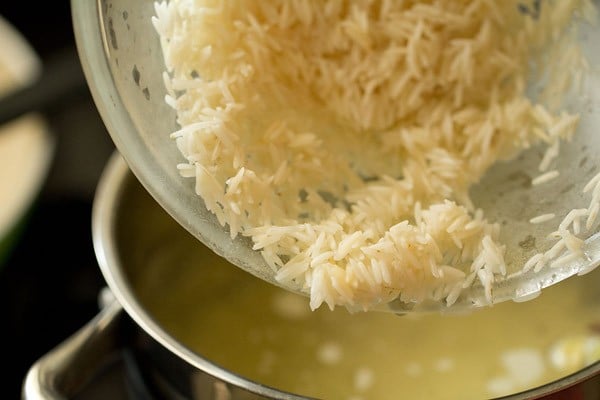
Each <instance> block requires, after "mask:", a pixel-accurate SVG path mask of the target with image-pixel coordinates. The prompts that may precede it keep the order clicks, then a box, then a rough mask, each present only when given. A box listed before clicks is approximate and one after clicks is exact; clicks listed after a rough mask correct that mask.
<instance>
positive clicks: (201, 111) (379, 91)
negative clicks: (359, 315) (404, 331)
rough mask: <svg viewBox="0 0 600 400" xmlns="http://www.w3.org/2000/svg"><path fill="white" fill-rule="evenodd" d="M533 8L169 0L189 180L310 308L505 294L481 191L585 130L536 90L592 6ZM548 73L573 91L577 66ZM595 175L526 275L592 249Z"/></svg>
mask: <svg viewBox="0 0 600 400" xmlns="http://www.w3.org/2000/svg"><path fill="white" fill-rule="evenodd" d="M521 3H522V2H520V1H517V0H469V1H467V0H453V1H446V0H428V1H393V0H387V1H386V0H361V1H349V0H346V1H344V0H329V1H321V0H303V1H288V0H274V1H249V0H244V1H242V0H238V1H234V0H231V1H210V0H172V1H169V2H160V3H156V17H155V18H154V19H153V23H154V25H155V27H156V30H157V31H158V33H159V36H160V40H161V44H162V50H163V54H164V59H165V63H166V68H167V71H166V72H165V76H164V81H165V85H166V88H167V90H168V95H167V97H166V102H167V103H168V104H169V105H171V106H172V107H173V108H174V109H175V110H176V111H177V117H178V123H179V124H180V125H181V129H180V130H178V131H177V132H174V133H172V134H171V137H172V138H173V139H174V140H175V141H176V144H177V146H178V148H179V150H180V151H181V153H182V155H183V156H184V157H185V161H184V162H182V164H180V165H179V166H178V168H179V170H180V172H181V175H182V176H184V177H190V178H194V179H195V181H196V191H197V194H198V195H199V196H200V197H202V199H203V200H204V202H205V204H206V206H207V207H208V209H209V210H210V211H212V212H213V213H214V214H215V215H216V217H217V218H218V220H219V221H220V223H221V224H223V225H224V226H225V225H227V226H228V227H229V230H230V232H231V237H232V238H234V237H236V235H238V234H241V235H244V236H248V237H250V238H251V239H252V241H253V243H254V249H255V250H256V251H260V252H261V253H262V255H263V256H264V259H265V260H266V262H267V263H268V264H269V266H270V267H271V268H272V269H273V270H274V271H275V274H276V278H277V280H278V281H280V282H281V283H283V284H287V285H291V286H294V287H298V286H299V287H301V288H302V289H303V290H305V291H306V292H307V293H308V294H310V305H311V307H312V308H313V309H315V308H317V307H320V306H321V305H322V304H323V303H326V304H327V305H328V306H329V307H330V308H333V307H334V306H336V305H343V306H352V307H353V308H356V307H357V306H358V307H362V308H363V309H370V308H371V307H374V306H376V305H378V304H381V303H386V302H389V301H391V300H394V299H396V298H400V299H401V300H403V301H406V302H420V301H424V300H427V299H435V300H440V299H446V301H447V302H448V303H449V304H450V303H453V302H454V301H455V300H456V299H457V297H458V296H459V295H460V293H461V291H462V289H464V288H465V287H468V286H470V285H471V284H473V283H474V282H477V281H479V282H480V283H481V284H483V285H484V287H485V288H486V293H487V295H488V299H489V300H490V301H491V298H492V289H491V286H492V283H493V281H494V280H495V279H497V278H498V277H502V276H504V275H505V274H506V265H505V262H504V249H505V247H504V245H503V244H502V243H500V242H499V240H498V238H499V231H500V227H499V225H498V224H496V223H494V222H490V221H488V220H487V219H486V218H485V216H484V215H483V212H482V211H481V210H478V209H477V207H476V205H474V204H472V202H471V200H470V198H469V194H468V191H469V188H470V187H471V185H473V184H474V183H476V182H477V181H478V180H479V179H480V178H481V177H482V175H483V174H484V173H485V172H486V170H487V169H488V168H489V167H490V166H491V165H493V164H494V163H495V162H497V161H498V160H503V159H510V158H511V157H513V156H515V155H516V154H518V153H519V152H520V151H521V150H523V149H526V148H529V147H530V146H532V145H536V144H546V145H547V149H548V150H547V151H546V153H545V155H544V157H543V160H542V162H541V164H540V170H541V171H547V169H548V168H549V167H550V165H551V164H552V161H553V160H554V159H555V158H556V157H557V156H558V153H559V149H560V142H561V141H563V140H567V139H570V138H571V136H572V135H573V133H574V131H575V128H576V126H577V121H578V116H577V115H573V114H569V113H567V112H564V111H561V112H559V111H556V110H555V109H554V108H552V107H551V106H550V105H549V104H542V103H539V104H536V103H534V102H533V101H532V100H530V99H529V98H528V97H527V96H526V95H525V89H526V86H527V83H528V79H529V76H530V73H531V72H532V69H531V68H532V65H535V63H534V61H535V60H536V57H537V56H541V54H542V50H544V45H546V44H548V41H549V40H557V38H559V37H561V35H563V33H564V32H566V31H567V29H566V27H567V26H568V24H569V22H570V20H571V19H572V17H573V15H574V13H576V11H577V10H578V9H579V8H580V7H588V8H589V7H591V4H590V2H589V1H587V0H581V1H580V0H560V1H547V2H543V3H536V2H534V3H536V4H542V6H541V9H537V8H535V7H534V6H531V7H533V8H523V5H522V4H521ZM568 49H573V50H569V51H570V52H572V54H569V55H568V56H565V54H561V55H560V57H558V56H559V55H556V56H557V57H558V58H559V59H560V62H561V63H562V64H561V68H562V67H565V68H566V67H567V66H569V67H572V65H566V64H565V63H568V62H571V63H573V64H577V63H578V62H579V58H578V57H577V51H576V48H575V47H574V46H572V47H568ZM546 61H547V60H546ZM544 64H546V65H548V64H551V63H548V62H545V63H544ZM562 69H563V71H564V68H562ZM545 73H546V74H549V76H550V77H551V78H552V79H551V82H553V85H552V87H553V89H556V88H559V89H563V90H564V89H566V88H567V87H568V85H569V79H567V78H565V77H564V75H565V74H564V73H563V75H557V74H556V71H553V70H552V69H550V70H548V71H546V70H545ZM554 93H555V92H554ZM557 175H558V171H551V172H548V173H545V174H542V175H541V176H539V177H538V178H536V179H534V182H533V183H534V184H541V183H544V182H547V181H548V180H550V179H552V178H554V177H556V176H557ZM590 185H591V186H593V187H590V188H588V190H592V189H593V193H594V196H593V197H594V198H595V199H596V200H595V203H594V202H592V204H591V205H590V208H589V210H587V209H586V211H585V212H578V213H575V214H573V215H571V217H570V219H569V220H568V221H567V220H565V221H563V224H562V225H561V229H560V230H559V234H558V236H557V240H558V242H557V244H556V245H555V246H554V247H553V248H552V249H551V250H549V253H547V254H543V255H542V254H538V255H536V256H534V257H533V258H532V259H531V260H530V262H528V263H527V264H526V267H527V268H528V269H531V268H535V269H541V268H542V267H543V266H544V265H546V264H547V263H548V262H549V261H550V260H551V257H549V256H550V255H553V256H554V257H558V256H559V255H560V254H561V253H560V252H561V251H563V250H565V249H567V250H574V251H581V239H578V238H577V237H576V236H575V234H573V233H572V232H571V231H570V230H569V229H570V228H571V227H572V226H574V224H575V221H577V222H576V224H577V227H579V228H578V229H581V227H582V225H581V221H583V226H584V227H588V226H591V225H592V224H593V222H594V221H595V219H596V216H597V214H598V201H599V200H600V189H598V187H600V178H595V181H594V183H590ZM596 192H598V193H596ZM549 219H550V215H549V214H546V215H542V216H540V217H538V218H537V219H535V218H534V220H533V221H532V222H534V223H541V222H544V221H547V220H549ZM550 252H552V253H550ZM554 253H557V254H554Z"/></svg>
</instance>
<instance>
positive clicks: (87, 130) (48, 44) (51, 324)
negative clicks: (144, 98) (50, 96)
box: [0, 0, 118, 399]
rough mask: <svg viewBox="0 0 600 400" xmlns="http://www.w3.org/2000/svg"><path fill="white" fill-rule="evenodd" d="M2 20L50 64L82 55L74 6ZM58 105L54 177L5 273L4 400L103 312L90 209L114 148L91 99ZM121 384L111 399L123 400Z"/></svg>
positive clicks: (20, 12) (1, 297)
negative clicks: (75, 33) (63, 56)
mask: <svg viewBox="0 0 600 400" xmlns="http://www.w3.org/2000/svg"><path fill="white" fill-rule="evenodd" d="M0 16H2V17H3V18H4V19H5V20H7V21H8V22H9V23H11V24H12V25H13V26H14V27H15V28H16V29H17V30H18V31H20V32H21V34H22V35H23V36H24V37H25V38H26V39H27V40H28V41H29V43H30V44H31V45H32V47H33V48H34V49H35V51H36V52H37V53H38V55H39V56H40V58H41V60H42V62H43V63H44V64H46V63H47V62H49V61H50V60H52V59H53V58H55V56H56V55H57V54H71V55H75V54H76V53H75V51H74V50H75V42H74V37H73V29H72V22H71V14H70V4H69V2H68V1H67V0H59V1H48V2H46V1H42V2H7V1H2V2H0ZM0 51H2V49H0ZM74 78H75V77H74ZM84 94H85V91H84ZM58 104H60V107H53V108H52V109H51V111H47V112H45V114H44V116H45V117H46V119H47V121H48V124H49V126H50V128H51V130H52V132H53V133H54V134H55V135H56V138H57V142H56V150H55V155H54V160H53V164H52V167H51V170H50V172H49V175H48V177H47V180H46V182H45V184H44V186H43V188H42V191H41V193H40V195H39V198H38V200H37V203H36V204H35V205H34V208H33V210H32V211H31V214H30V215H29V218H28V219H27V221H26V224H25V226H24V230H23V231H22V234H21V236H20V239H19V241H18V243H17V245H16V247H15V248H14V250H13V251H12V252H11V253H10V255H9V258H8V259H7V260H6V262H5V263H4V264H3V265H2V267H1V269H0V307H1V308H2V314H1V315H2V320H3V322H2V326H3V329H2V337H3V340H2V343H3V347H4V351H3V352H2V353H3V358H4V359H3V364H4V365H5V372H4V373H3V378H2V382H3V395H2V396H0V397H2V398H5V399H17V398H19V397H20V393H21V385H22V383H23V379H24V377H25V374H26V373H27V370H28V369H29V368H30V366H31V365H32V364H33V363H34V362H35V361H36V360H37V359H38V358H39V357H41V356H42V355H44V354H45V353H47V352H48V351H50V350H51V349H52V348H54V347H55V346H56V345H57V344H58V343H60V342H61V341H63V340H64V339H65V338H67V337H68V336H69V335H70V334H72V333H73V332H75V331H76V330H77V329H79V328H80V327H81V326H83V325H84V324H85V323H86V322H87V321H88V320H89V319H91V318H92V317H93V316H94V315H95V314H96V313H97V312H98V302H97V297H98V293H99V291H100V290H101V288H102V287H103V286H104V281H103V278H102V276H101V274H100V271H99V268H98V265H97V262H96V258H95V255H94V251H93V248H92V238H91V209H92V202H93V196H94V192H95V189H96V184H97V181H98V179H99V176H100V174H101V172H102V170H103V168H104V165H105V163H106V161H107V160H108V157H109V156H110V155H111V154H112V152H113V151H114V147H113V143H112V141H111V140H110V137H109V135H108V133H107V132H106V130H105V128H104V125H103V123H102V121H101V119H100V117H99V115H98V113H97V111H96V108H95V106H94V103H93V101H92V98H91V96H90V95H89V94H88V95H84V96H79V97H78V98H77V99H76V100H73V101H71V102H66V103H64V104H63V103H58ZM7 358H8V359H7ZM114 371H117V369H113V374H114V373H115V372H114ZM105 380H106V377H105ZM114 382H115V380H114V379H112V380H111V387H112V389H111V390H112V391H113V393H115V395H114V396H111V397H110V398H114V399H118V395H117V394H116V393H117V392H115V389H116V387H115V385H114ZM94 393H96V392H94ZM97 393H100V392H97ZM88 395H90V393H88ZM86 398H93V397H86ZM98 398H102V397H98ZM103 398H106V397H103Z"/></svg>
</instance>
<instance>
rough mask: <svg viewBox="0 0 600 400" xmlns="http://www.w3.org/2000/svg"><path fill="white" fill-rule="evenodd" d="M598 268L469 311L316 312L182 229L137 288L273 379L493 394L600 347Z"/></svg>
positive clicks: (212, 349)
mask: <svg viewBox="0 0 600 400" xmlns="http://www.w3.org/2000/svg"><path fill="white" fill-rule="evenodd" d="M194 246H195V247H194ZM598 272H600V271H598ZM598 272H594V273H592V274H589V275H587V276H585V277H584V278H573V279H571V280H568V281H566V282H563V283H562V284H560V285H558V286H557V287H553V288H550V289H547V290H546V291H545V292H543V293H542V295H541V296H540V297H538V298H537V299H534V300H531V301H529V302H526V303H520V304H516V303H502V304H498V305H496V306H494V307H492V308H488V309H484V310H481V311H478V312H475V313H471V314H469V315H461V316H442V315H437V314H436V315H433V314H432V315H420V316H410V315H409V316H402V317H400V316H395V315H392V314H382V313H375V312H373V313H358V314H349V313H348V312H347V311H345V310H344V309H339V310H336V311H334V312H331V311H329V310H328V309H319V310H317V311H315V312H311V311H310V310H309V308H308V304H307V300H306V299H305V298H303V297H299V296H296V295H293V294H290V293H287V292H284V291H282V290H281V289H279V288H276V287H273V286H271V285H269V284H266V283H264V282H262V281H260V280H259V279H256V278H253V277H252V276H250V275H249V274H247V273H245V272H243V271H241V270H239V269H238V268H235V267H233V266H231V265H230V264H228V263H227V262H225V261H223V260H221V259H220V258H219V257H218V256H215V255H213V254H212V253H210V252H209V251H208V250H204V249H202V250H201V251H200V252H198V243H197V242H195V240H194V239H189V240H181V237H177V238H172V239H171V240H168V243H166V245H163V246H155V247H154V250H153V251H152V252H151V253H150V254H147V255H146V265H145V268H144V272H143V273H142V274H140V278H139V279H138V280H137V282H136V283H137V287H136V290H137V292H138V295H139V297H140V299H141V301H142V303H143V304H144V306H145V307H146V308H147V309H148V310H150V313H151V314H152V315H153V316H154V317H155V318H156V319H157V321H158V322H159V323H160V324H161V325H162V326H163V327H164V328H165V329H166V330H167V331H168V332H170V333H171V334H172V335H173V336H174V337H175V338H176V339H177V340H179V341H180V342H182V343H184V344H185V345H187V346H188V347H189V348H190V349H192V350H193V351H195V352H197V353H198V354H200V355H202V356H203V357H205V358H207V359H209V360H211V361H213V362H214V363H216V364H218V365H220V366H222V367H224V368H226V369H229V370H231V371H234V372H236V373H238V374H239V375H242V376H244V377H246V378H249V379H251V380H254V381H257V382H260V383H263V384H266V385H269V386H273V387H276V388H279V389H282V390H285V391H289V392H293V393H297V394H302V395H307V396H314V397H319V398H324V399H348V400H350V399H353V400H358V399H378V400H386V399H399V398H404V399H425V398H426V399H483V398H491V397H495V396H500V395H506V394H510V393H515V392H519V391H522V390H525V389H528V388H532V387H536V386H538V385H541V384H543V383H546V382H550V381H553V380H556V379H559V378H561V377H563V376H565V375H567V374H569V373H571V372H574V371H576V370H577V369H580V368H582V367H583V366H584V365H586V364H589V363H591V362H593V361H595V360H597V359H599V358H600V336H598V331H597V330H598V326H597V323H598V321H600V293H594V292H595V290H594V289H595V287H596V286H597V282H598V278H600V275H599V274H598Z"/></svg>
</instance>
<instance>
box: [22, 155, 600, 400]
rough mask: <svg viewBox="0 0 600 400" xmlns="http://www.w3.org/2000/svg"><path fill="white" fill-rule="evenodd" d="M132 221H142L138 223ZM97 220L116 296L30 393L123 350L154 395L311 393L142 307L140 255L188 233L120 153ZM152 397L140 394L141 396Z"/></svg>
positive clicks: (41, 394)
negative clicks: (237, 368) (253, 374)
mask: <svg viewBox="0 0 600 400" xmlns="http://www.w3.org/2000/svg"><path fill="white" fill-rule="evenodd" d="M132 221H133V222H132ZM135 221H137V222H135ZM132 223H133V224H135V225H137V226H136V227H135V228H134V229H132V228H131V225H132ZM92 224H93V241H94V248H95V251H96V254H97V259H98V263H99V265H100V268H101V270H102V273H103V275H104V277H105V279H106V282H107V284H108V288H109V289H110V293H112V294H113V295H114V297H112V299H111V300H109V301H105V306H104V307H103V309H102V310H101V311H100V313H99V314H98V315H97V317H96V318H94V319H93V320H92V321H90V322H89V323H88V324H87V325H86V326H84V327H83V328H81V330H79V331H78V332H77V333H75V334H74V335H73V336H72V337H70V338H68V339H67V340H66V341H65V342H64V343H62V344H61V345H59V346H58V347H57V348H55V349H54V350H52V351H51V352H50V353H48V354H47V355H45V356H44V357H42V358H41V359H40V360H39V361H38V362H37V363H35V364H34V365H33V366H32V367H31V369H30V371H29V373H28V374H27V376H26V379H25V382H24V387H23V398H24V399H66V398H72V397H73V396H74V395H75V394H76V393H77V392H78V391H79V390H80V389H81V388H82V387H84V386H85V384H86V382H88V380H89V379H90V377H91V376H93V374H94V373H95V372H97V371H98V369H99V368H100V367H101V366H102V363H103V362H104V361H105V360H106V359H107V357H110V355H111V354H114V353H115V352H118V351H122V350H124V349H125V350H126V351H127V352H128V354H129V355H130V358H131V359H132V360H133V361H134V362H136V363H137V365H138V366H139V367H140V371H141V372H142V375H143V377H142V378H143V379H144V380H145V381H146V383H147V386H146V387H149V388H151V392H152V396H153V397H156V398H165V399H216V400H220V399H233V400H235V399H306V397H303V396H300V395H296V394H291V393H285V392H282V391H280V390H277V389H274V388H271V387H267V386H264V385H262V384H260V383H257V382H253V381H250V380H248V379H245V378H244V377H241V376H239V375H236V374H235V373H234V372H232V371H228V370H226V369H223V368H221V367H219V366H217V365H215V364H214V363H212V362H211V361H210V360H208V359H206V358H204V357H202V356H200V355H198V354H196V353H194V352H193V351H191V350H190V349H189V348H188V347H186V345H184V344H182V343H181V342H179V341H178V340H177V339H175V338H174V337H173V336H172V335H171V334H169V333H168V332H167V331H166V330H165V328H164V327H163V326H161V325H160V324H159V323H157V321H156V319H155V318H154V317H153V315H152V314H151V312H150V311H149V310H148V309H146V308H145V307H144V305H143V304H142V302H141V301H140V299H139V296H138V295H137V294H136V291H135V289H134V288H135V284H136V280H137V279H141V277H143V271H144V265H140V262H139V260H140V254H142V255H143V254H144V253H147V252H148V251H150V250H151V249H152V248H153V246H155V245H156V243H157V242H160V243H163V239H164V238H165V237H166V236H172V235H174V234H184V235H188V233H187V232H186V231H184V229H183V228H181V226H179V225H178V224H177V223H176V222H175V221H173V220H172V219H171V218H170V217H169V216H168V215H167V214H166V213H165V212H164V211H163V210H162V208H160V207H159V206H158V205H157V204H156V203H155V202H154V201H153V200H152V198H151V197H150V196H149V195H148V194H147V192H146V191H145V190H144V189H143V188H142V186H141V185H140V184H139V183H138V181H137V179H136V178H135V177H134V175H133V174H132V173H131V172H130V170H129V168H128V166H127V164H126V163H125V162H124V161H123V160H122V158H121V157H120V156H119V155H118V154H115V155H114V157H113V158H112V159H111V161H110V162H109V164H108V166H107V168H106V170H105V172H104V174H103V177H102V179H101V181H100V184H99V186H98V190H97V194H96V198H95V202H94V209H93V220H92ZM133 232H137V233H135V234H134V233H133ZM203 251H207V250H203ZM136 260H138V262H136ZM599 372H600V362H596V363H594V364H592V365H590V366H588V367H586V368H583V369H581V370H579V371H578V372H576V373H574V374H572V375H569V376H566V377H564V378H562V379H560V380H557V381H555V382H552V383H550V384H547V385H544V386H541V387H537V388H533V389H531V390H528V391H526V392H521V393H516V394H513V395H510V396H508V397H504V398H506V399H533V398H542V397H546V396H550V395H552V394H557V395H558V396H564V395H565V394H566V391H567V390H573V389H576V390H577V391H578V393H583V391H582V389H583V388H585V386H586V385H587V386H588V388H587V389H586V390H587V391H588V393H589V391H590V390H592V391H593V392H594V393H595V395H594V396H597V395H598V387H599V384H598V382H595V380H594V379H591V378H592V377H594V376H595V375H596V374H598V373H599ZM596 380H597V379H596ZM148 396H149V395H148V394H147V393H146V394H144V393H137V394H135V397H136V398H147V397H148ZM549 398H550V397H548V399H549ZM560 398H566V397H560ZM569 398H570V397H569ZM577 398H581V399H583V398H587V397H583V395H581V397H577ZM594 398H596V397H594Z"/></svg>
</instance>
